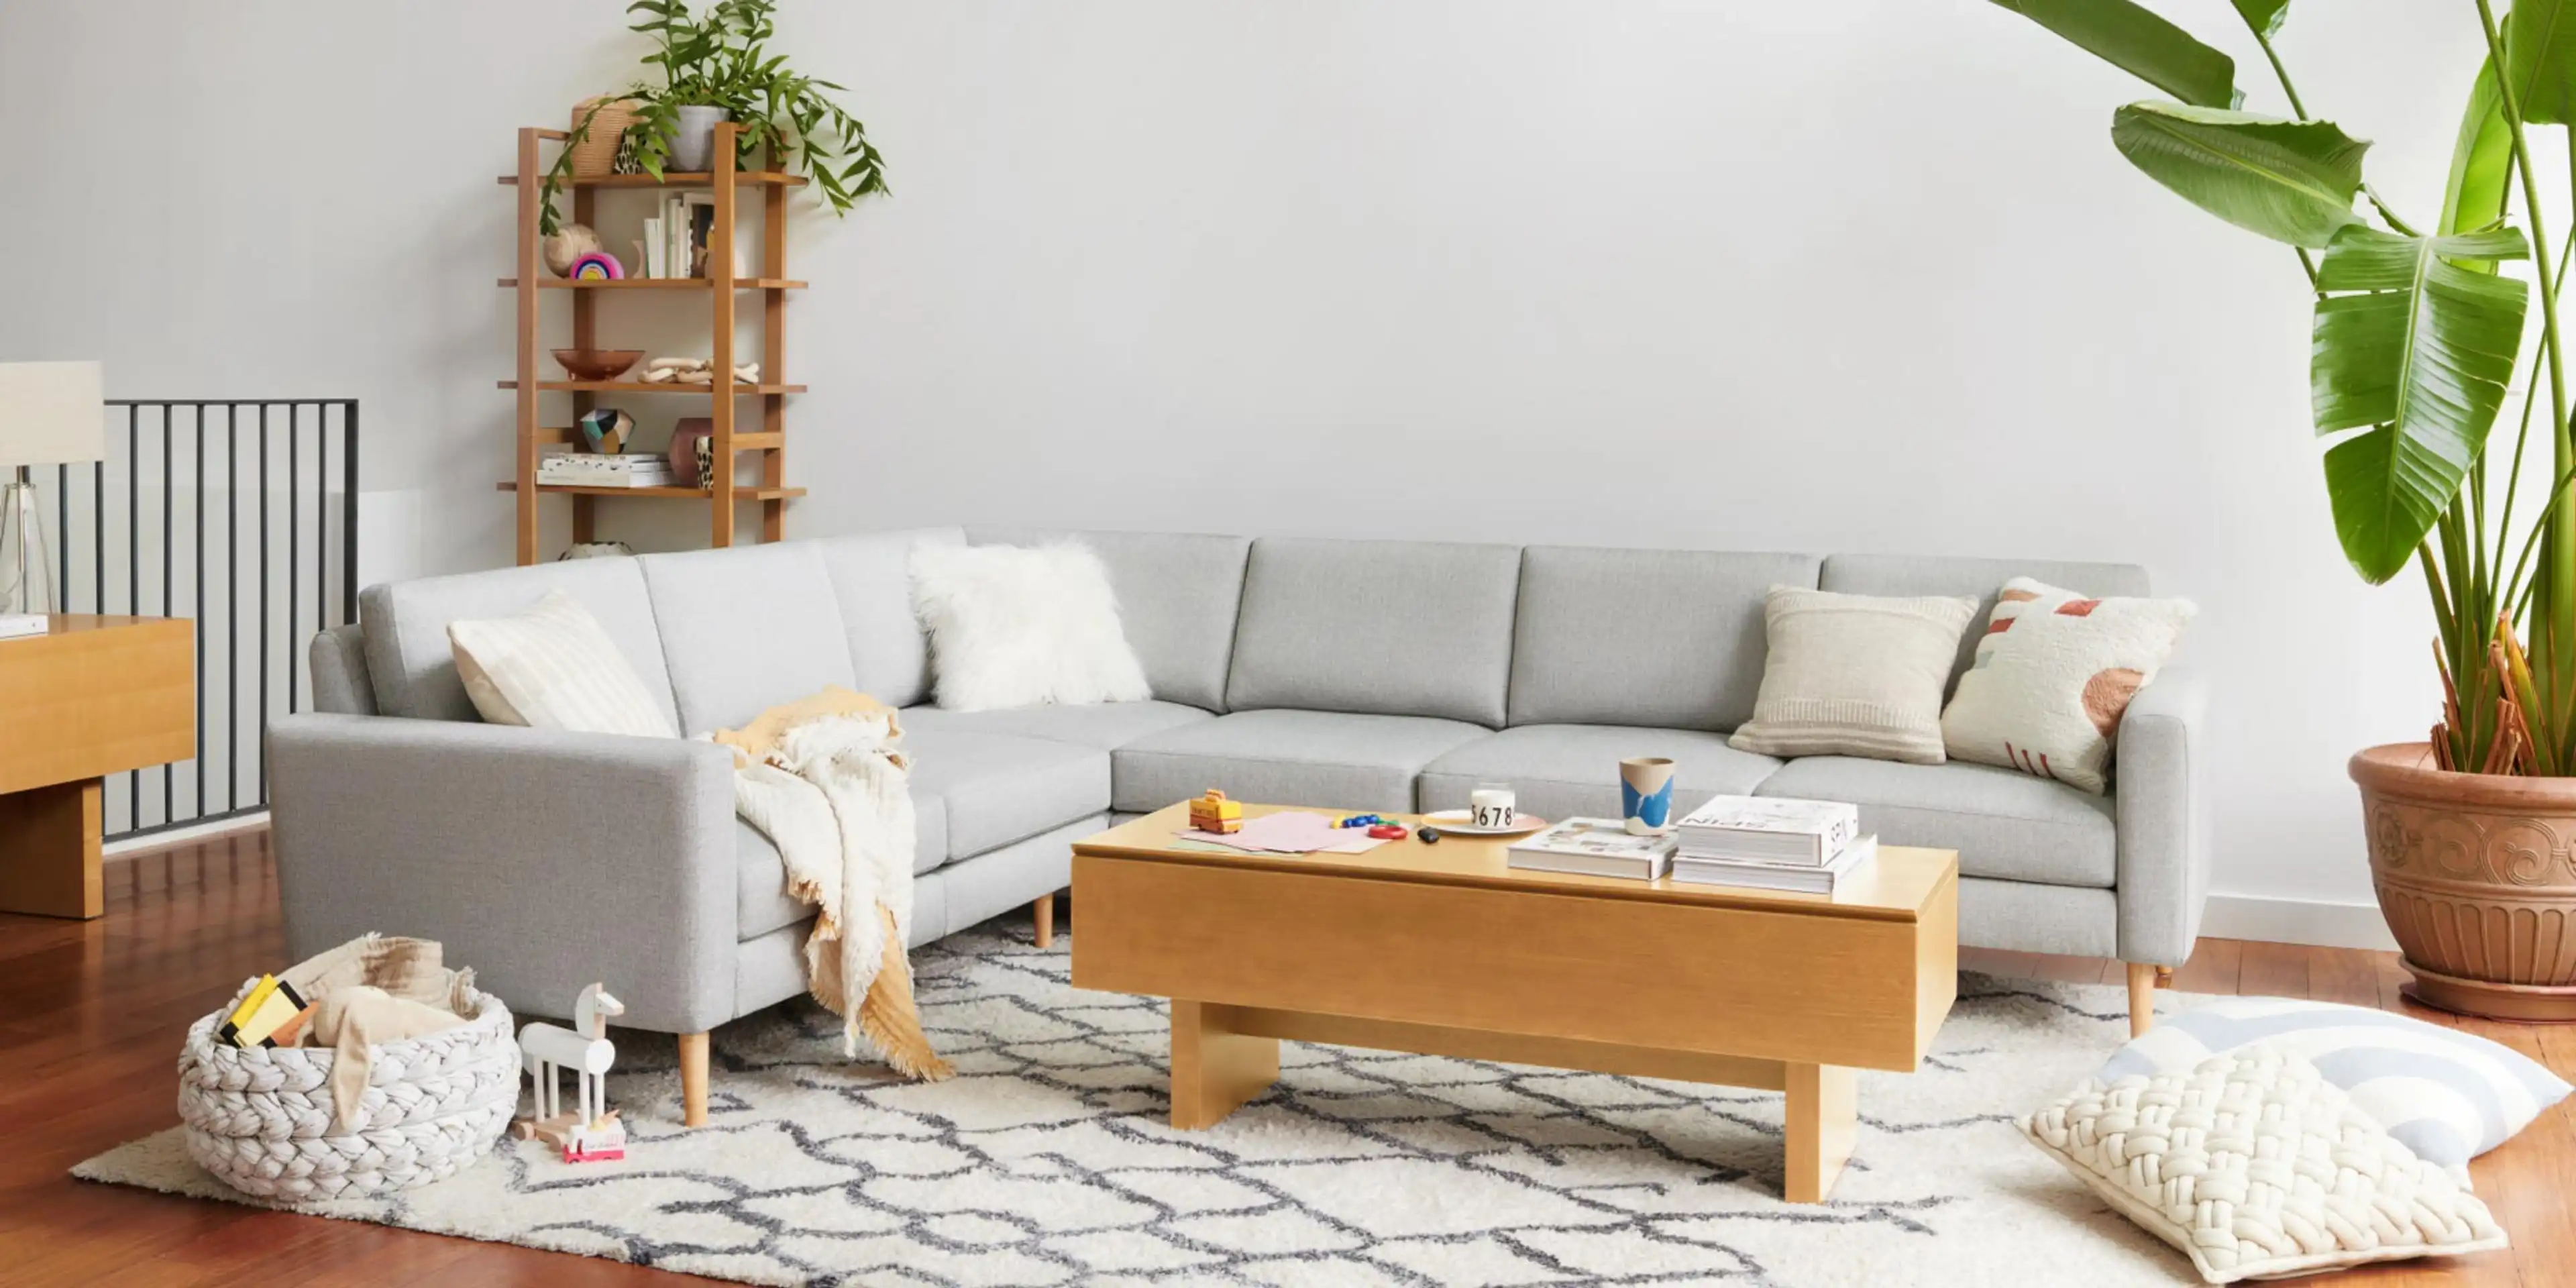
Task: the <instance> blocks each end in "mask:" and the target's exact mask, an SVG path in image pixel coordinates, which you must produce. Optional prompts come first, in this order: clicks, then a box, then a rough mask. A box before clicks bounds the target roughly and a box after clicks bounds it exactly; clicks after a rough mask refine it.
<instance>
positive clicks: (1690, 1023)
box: [1073, 805, 1959, 1203]
mask: <svg viewBox="0 0 2576 1288" xmlns="http://www.w3.org/2000/svg"><path fill="white" fill-rule="evenodd" d="M1278 808H1281V807H1278V806H1260V805H1247V806H1245V807H1244V813H1245V815H1246V816H1247V817H1251V816H1257V815H1260V814H1265V813H1269V812H1271V811H1272V810H1274V809H1278ZM1188 821H1189V820H1188V807H1187V806H1185V805H1174V806H1172V807H1170V808H1169V809H1165V810H1161V811H1158V812H1156V813H1153V814H1149V815H1146V816H1145V817H1143V818H1140V819H1136V820H1133V821H1131V822H1128V823H1126V824H1124V825H1122V826H1119V827H1115V828H1111V829H1110V830H1108V831H1106V832H1102V833H1100V834H1099V835H1097V836H1093V837H1090V838H1089V839H1087V840H1084V841H1082V842H1079V843H1078V844H1076V845H1075V846H1074V847H1073V891H1074V903H1075V906H1076V907H1077V908H1078V909H1079V916H1080V926H1079V933H1078V934H1076V935H1075V936H1074V937H1073V982H1074V984H1075V985H1076V986H1077V987H1080V988H1096V989H1107V990H1112V991H1116V992H1122V993H1142V994H1153V995H1159V996H1163V997H1168V998H1171V999H1172V1124H1173V1125H1174V1126H1176V1127H1183V1128H1201V1127H1207V1126H1210V1125H1212V1124H1214V1123H1215V1122H1217V1121H1218V1120H1219V1119H1222V1118H1224V1117H1225V1116H1226V1115H1227V1114H1229V1113H1232V1112H1233V1111H1234V1110H1235V1108H1236V1107H1237V1106H1240V1105H1242V1104H1243V1103H1244V1102H1246V1101H1248V1100H1251V1099H1252V1098H1253V1097H1255V1096H1258V1095H1260V1094H1261V1092H1262V1090H1263V1089H1264V1088H1266V1087H1268V1086H1269V1085H1270V1084H1271V1083H1272V1082H1273V1081H1275V1080H1277V1078H1278V1077H1279V1040H1280V1039H1281V1038H1291V1039H1295V1040H1297V1041H1301V1042H1330V1043H1337V1044H1340V1045H1344V1046H1360V1047H1373V1048H1378V1049H1383V1050H1393V1051H1415V1052H1421V1053H1424V1054H1428V1055H1444V1056H1458V1057H1463V1058H1467V1059H1476V1060H1500V1061H1505V1062H1509V1063H1515V1064H1537V1065H1549V1066H1554V1067H1559V1068H1568V1069H1587V1070H1593V1071H1596V1072H1601V1073H1616V1074H1629V1075H1634V1076H1637V1077H1646V1078H1675V1079H1681V1080H1684V1081H1690V1082H1712V1083H1723V1084H1726V1085H1729V1086H1738V1087H1756V1088H1762V1089H1766V1090H1774V1091H1784V1092H1786V1093H1787V1094H1788V1115H1787V1121H1788V1132H1787V1135H1788V1168H1787V1185H1786V1187H1785V1188H1786V1191H1787V1197H1788V1199H1789V1201H1791V1202H1793V1203H1818V1202H1822V1201H1823V1200H1824V1198H1825V1196H1826V1195H1827V1194H1829V1193H1831V1192H1832V1190H1833V1187H1834V1181H1835V1180H1836V1178H1838V1177H1839V1176H1840V1175H1841V1174H1842V1169H1843V1164H1844V1163H1845V1162H1846V1161H1847V1160H1849V1158H1850V1157H1851V1150H1852V1139H1853V1135H1854V1132H1855V1130H1856V1124H1855V1113H1856V1107H1855V1104H1854V1093H1853V1071H1854V1070H1855V1069H1892V1070H1897V1071H1900V1072H1905V1071H1911V1070H1912V1069H1913V1068H1914V1067H1915V1064H1916V1062H1917V1061H1919V1060H1921V1059H1922V1057H1923V1054H1924V1051H1925V1050H1926V1049H1927V1048H1928V1047H1929V1046H1930V1045H1931V1042H1932V1034H1933V1032H1934V1031H1935V1030H1937V1029H1938V1028H1940V1026H1941V1020H1942V1018H1943V1017H1944V1016H1946V1015H1948V1014H1949V1013H1950V1003H1951V1002H1952V1000H1953V999H1954V998H1955V997H1956V996H1957V994H1958V956H1959V939H1958V914H1959V879H1958V856H1957V855H1956V854H1955V853H1954V852H1952V851H1949V850H1911V849H1897V848H1881V849H1880V851H1879V855H1878V861H1877V863H1876V864H1875V865H1874V867H1873V868H1872V869H1871V870H1869V871H1868V872H1867V873H1866V874H1865V875H1862V876H1859V877H1858V878H1856V879H1854V880H1852V881H1850V882H1847V883H1846V884H1845V886H1844V887H1843V889H1842V891H1841V892H1840V893H1838V894H1836V895H1835V896H1833V897H1831V898H1827V897H1824V896H1820V895H1794V894H1767V893H1764V892H1761V891H1754V890H1734V889H1727V888H1724V887H1718V886H1695V885H1679V884H1676V883H1674V882H1672V881H1671V880H1662V881H1653V882H1646V881H1624V880H1619V879H1615V878H1610V877H1587V876H1566V875H1559V874H1555V873H1546V872H1516V871H1513V870H1511V869H1510V868H1509V867H1508V866H1506V865H1505V863H1504V854H1503V851H1504V844H1503V843H1502V842H1500V841H1486V840H1474V839H1470V838H1466V837H1456V836H1453V837H1448V838H1446V839H1444V840H1442V841H1440V842H1439V843H1438V844H1436V845H1425V844H1423V843H1422V842H1421V841H1419V840H1414V839H1407V840H1403V841H1393V842H1389V843H1387V844H1385V845H1382V846H1379V847H1378V848H1376V849H1374V850H1371V851H1369V852H1368V853H1366V854H1356V855H1353V854H1314V855H1298V854H1285V855H1256V854H1241V853H1235V852H1230V851H1229V852H1216V851H1211V850H1205V849H1199V848H1194V847H1192V846H1190V845H1189V844H1188V843H1184V842H1180V841H1178V840H1177V839H1176V837H1175V835H1174V834H1175V833H1176V832H1178V831H1180V830H1181V829H1182V828H1184V827H1186V826H1187V825H1188Z"/></svg>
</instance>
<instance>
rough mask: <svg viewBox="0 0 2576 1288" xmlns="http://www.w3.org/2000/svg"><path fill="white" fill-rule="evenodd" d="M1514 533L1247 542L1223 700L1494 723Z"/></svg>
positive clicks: (1502, 692) (1513, 572)
mask: <svg viewBox="0 0 2576 1288" xmlns="http://www.w3.org/2000/svg"><path fill="white" fill-rule="evenodd" d="M1520 556H1521V552H1520V548H1519V547H1517V546H1487V545H1453V544H1448V543H1442V542H1431V541H1323V540H1311V539H1286V538H1264V539H1262V540H1259V541H1255V542H1253V543H1252V558H1251V561H1250V563H1249V564H1248V565H1247V567H1246V570H1245V574H1244V582H1243V612H1242V618H1241V620H1240V621H1239V622H1237V623H1236V625H1235V632H1234V667H1233V670H1232V672H1231V674H1230V675H1229V677H1228V679H1227V681H1226V695H1225V700H1226V705H1227V706H1229V707H1231V708H1233V709H1235V710H1238V711H1240V710H1245V709H1248V708H1255V707H1294V708H1302V709H1305V710H1311V711H1348V712H1357V713H1362V714H1373V715H1395V716H1433V717H1438V718H1442V719H1449V720H1467V721H1473V722H1474V723H1477V724H1481V725H1486V726H1500V725H1501V724H1502V723H1503V717H1504V706H1505V696H1506V694H1507V693H1508V692H1509V690H1510V685H1511V664H1512V604H1513V602H1514V599H1515V597H1516V595H1517V594H1518V588H1519V585H1520V562H1521V560H1520Z"/></svg>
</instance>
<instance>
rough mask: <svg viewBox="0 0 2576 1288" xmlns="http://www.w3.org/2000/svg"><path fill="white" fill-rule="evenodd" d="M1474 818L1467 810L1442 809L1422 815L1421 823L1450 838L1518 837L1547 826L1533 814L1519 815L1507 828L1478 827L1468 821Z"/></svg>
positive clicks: (1544, 820) (1545, 821)
mask: <svg viewBox="0 0 2576 1288" xmlns="http://www.w3.org/2000/svg"><path fill="white" fill-rule="evenodd" d="M1474 817H1476V816H1475V814H1474V813H1472V812H1471V811H1468V810H1463V809H1443V810H1433V811H1432V812H1430V813H1428V814H1425V815H1423V816H1422V822H1423V825H1424V826H1426V827H1433V828H1438V829H1439V830H1440V831H1441V832H1443V833H1445V834H1447V835H1450V836H1518V835H1520V834H1521V833H1523V832H1535V831H1537V830H1539V829H1540V828H1542V827H1545V826H1547V820H1546V819H1543V818H1540V817H1539V816H1537V815H1535V814H1523V815H1520V816H1519V817H1517V818H1514V819H1513V820H1512V824H1511V826H1509V827H1478V826H1476V825H1475V824H1474V823H1472V822H1469V821H1468V820H1470V819H1473V818H1474Z"/></svg>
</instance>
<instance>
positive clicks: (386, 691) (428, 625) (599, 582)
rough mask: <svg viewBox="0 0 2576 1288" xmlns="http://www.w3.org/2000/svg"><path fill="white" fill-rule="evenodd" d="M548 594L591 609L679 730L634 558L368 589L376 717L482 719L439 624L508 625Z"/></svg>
mask: <svg viewBox="0 0 2576 1288" xmlns="http://www.w3.org/2000/svg"><path fill="white" fill-rule="evenodd" d="M549 590H561V591H563V592H564V593H565V594H567V595H570V596H572V597H573V598H574V599H575V600H578V601H579V602H580V603H581V606H582V607H584V608H586V609H589V610H590V615H591V616H592V617H594V618H597V619H598V621H599V626H600V629H601V630H602V631H604V632H606V633H607V635H608V638H609V640H610V642H612V643H614V644H616V645H617V651H618V653H619V654H620V655H622V656H623V657H624V658H625V659H626V662H627V664H628V665H629V666H632V667H634V668H635V675H636V678H638V679H640V680H642V681H643V682H644V689H645V692H646V693H647V694H649V695H650V696H651V697H652V699H653V701H654V703H655V705H657V706H659V707H660V708H661V710H662V713H663V714H664V715H667V716H670V717H671V718H672V720H673V721H674V722H677V721H678V719H679V709H678V707H677V705H676V704H674V703H673V701H672V699H671V674H670V671H669V669H668V668H667V666H666V665H665V664H664V662H663V656H662V638H661V634H660V632H659V631H658V630H656V629H655V626H654V621H653V602H652V598H651V596H650V595H648V594H647V593H646V592H645V589H644V570H643V568H642V567H641V566H640V564H639V562H638V561H637V560H633V559H574V560H568V561H566V562H562V563H550V564H535V565H532V566H530V567H526V568H499V569H494V570H493V571H490V572H468V573H458V574H455V575H453V576H447V577H423V578H420V579H418V580H415V581H400V582H393V583H390V584H387V585H380V586H370V587H368V588H367V589H366V591H365V592H364V593H362V594H361V595H359V596H358V614H359V619H360V622H361V623H362V624H363V625H364V626H365V628H366V633H367V649H366V652H367V675H368V678H369V680H370V681H371V682H372V683H373V685H374V687H375V691H376V709H377V710H378V711H380V712H382V713H384V714H385V715H389V716H410V717H413V718H416V719H423V720H479V719H481V717H480V716H478V715H477V714H475V711H474V703H473V701H472V700H471V699H469V698H467V697H466V696H465V684H464V682H463V681H462V680H460V679H458V678H457V675H456V655H455V654H454V652H452V651H451V650H450V648H449V646H448V642H447V624H448V623H449V622H452V621H456V620H458V619H459V618H464V619H478V618H493V617H508V616H510V615H512V614H514V613H518V612H520V611H522V610H524V609H526V608H528V607H530V606H531V605H534V604H535V603H536V602H537V600H538V599H539V598H541V597H543V596H544V595H545V593H546V592H547V591H549Z"/></svg>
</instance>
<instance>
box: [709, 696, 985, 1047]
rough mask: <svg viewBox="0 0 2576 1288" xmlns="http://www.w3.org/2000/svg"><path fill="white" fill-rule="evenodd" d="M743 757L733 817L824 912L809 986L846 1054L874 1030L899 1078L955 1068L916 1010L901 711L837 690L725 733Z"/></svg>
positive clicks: (809, 962)
mask: <svg viewBox="0 0 2576 1288" xmlns="http://www.w3.org/2000/svg"><path fill="white" fill-rule="evenodd" d="M714 738H715V741H717V742H719V743H723V744H725V745H726V746H729V747H732V748H733V749H734V780H733V799H734V810H735V812H736V813H739V814H740V815H742V817H743V820H744V821H745V822H748V823H750V824H751V825H752V826H753V827H756V828H759V829H760V830H761V832H762V834H763V835H766V836H767V837H768V838H769V839H770V841H771V843H772V844H775V845H776V846H777V847H778V855H779V858H781V859H782V860H784V861H785V863H786V865H787V891H788V893H789V894H791V895H793V896H795V897H796V898H798V899H801V900H803V901H804V902H806V903H810V904H813V905H814V906H815V908H816V909H817V910H818V911H817V914H816V916H815V918H814V931H813V934H812V935H811V936H809V937H808V938H807V939H806V941H805V979H806V986H807V987H808V988H809V989H811V990H812V992H813V994H814V1000H815V1001H818V1002H821V1003H822V1004H823V1005H825V1006H827V1007H830V1008H831V1009H832V1010H833V1012H835V1013H836V1014H838V1015H840V1016H841V1019H842V1030H841V1044H842V1049H843V1051H844V1052H846V1053H847V1054H849V1055H850V1056H852V1057H856V1056H857V1055H858V1037H859V1035H860V1034H861V1033H865V1034H866V1035H867V1037H868V1040H869V1041H870V1042H872V1043H874V1044H875V1045H876V1048H877V1051H878V1053H879V1054H881V1055H883V1056H884V1057H885V1062H886V1063H887V1064H888V1065H891V1066H893V1068H894V1070H895V1071H896V1072H898V1073H901V1074H903V1075H905V1076H907V1077H912V1078H921V1079H925V1080H931V1081H936V1080H938V1079H941V1078H945V1077H947V1076H949V1074H950V1073H951V1072H953V1070H951V1069H950V1068H949V1067H948V1062H947V1061H945V1060H942V1059H940V1058H939V1054H938V1053H937V1052H935V1051H933V1050H931V1049H930V1039H929V1038H928V1037H926V1036H924V1035H923V1033H922V1031H921V1015H920V1013H919V1012H918V1011H916V1010H915V1009H914V1007H913V998H912V965H911V963H910V961H908V960H907V959H906V958H905V956H904V944H905V943H906V942H907V936H908V935H909V933H910V931H911V930H912V857H913V848H914V838H913V817H912V789H911V784H910V769H911V765H910V762H909V761H908V760H907V759H906V758H905V756H904V754H903V753H902V752H901V751H899V750H897V749H896V748H897V745H898V744H899V743H901V742H902V740H903V726H902V725H901V724H900V723H899V722H897V720H896V719H895V712H894V709H893V708H892V707H889V706H887V705H885V704H884V703H882V702H879V701H877V700H876V699H874V698H870V697H868V696H866V695H864V694H859V693H852V692H850V691H849V690H847V689H843V688H839V687H833V688H828V689H825V690H824V691H823V692H821V693H818V694H816V695H814V696H813V697H810V698H807V699H804V700H803V701H801V702H792V703H789V704H787V705H785V706H780V707H772V708H770V709H769V710H768V711H766V712H763V713H762V714H761V717H760V718H759V719H758V720H755V721H753V722H752V723H751V724H750V725H748V726H746V727H744V728H742V729H739V730H735V729H727V730H723V731H720V732H718V733H717V734H715V735H714Z"/></svg>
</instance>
